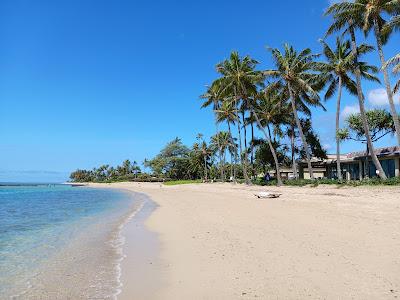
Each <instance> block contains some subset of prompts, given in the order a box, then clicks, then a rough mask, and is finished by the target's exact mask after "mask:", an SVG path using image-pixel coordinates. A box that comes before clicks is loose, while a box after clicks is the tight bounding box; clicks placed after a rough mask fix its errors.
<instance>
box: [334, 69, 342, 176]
mask: <svg viewBox="0 0 400 300" xmlns="http://www.w3.org/2000/svg"><path fill="white" fill-rule="evenodd" d="M341 97H342V76H339V84H338V98H337V102H336V131H335V133H336V134H335V135H336V170H337V175H338V179H339V180H343V176H342V169H341V167H340V139H339V136H338V131H339V126H340V124H339V122H340V100H341Z"/></svg>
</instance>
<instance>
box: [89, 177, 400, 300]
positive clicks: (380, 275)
mask: <svg viewBox="0 0 400 300" xmlns="http://www.w3.org/2000/svg"><path fill="white" fill-rule="evenodd" d="M95 186H96V185H95ZM102 186H103V185H102ZM109 186H111V187H115V188H124V189H128V190H131V191H136V192H142V193H145V194H147V195H148V196H150V197H151V199H153V201H155V202H156V203H157V204H158V208H157V209H156V210H155V211H154V212H153V213H152V214H151V216H150V217H149V218H148V219H147V221H146V226H147V229H148V230H149V231H151V232H153V233H155V234H156V236H157V237H158V242H157V243H159V248H160V251H159V253H158V254H154V253H147V254H146V255H145V259H144V261H145V263H142V264H141V265H139V266H138V265H137V259H136V262H135V259H129V257H131V258H132V257H136V258H137V257H138V255H137V251H141V250H140V249H139V248H140V247H138V246H137V245H139V244H140V240H134V239H138V238H137V234H132V236H129V230H130V229H129V224H128V227H127V228H126V230H127V231H126V234H127V236H126V237H127V244H126V247H125V248H124V252H125V254H126V255H127V258H126V259H125V260H124V261H123V264H122V271H123V276H122V282H123V289H122V293H121V294H120V297H119V299H254V298H259V299H304V298H309V299H394V298H397V297H400V217H399V216H400V188H398V187H385V188H382V187H368V188H336V187H334V186H319V187H317V188H312V187H302V188H294V187H284V188H279V191H280V192H281V193H282V194H283V195H282V196H281V197H280V198H279V199H265V200H260V199H256V198H255V197H254V195H253V193H254V191H260V190H267V191H276V190H278V188H275V187H268V188H263V187H255V186H253V187H245V186H243V185H236V186H233V185H230V184H198V185H180V186H163V185H161V184H147V183H118V184H112V185H109ZM130 226H131V228H132V229H131V230H133V231H135V229H134V228H135V226H136V228H137V225H130ZM144 243H146V242H144ZM152 243H153V246H154V245H155V243H156V242H154V240H153V241H150V242H149V241H147V245H152ZM135 245H136V246H135ZM142 250H143V249H142ZM135 251H136V254H135ZM141 272H143V276H141V275H140V274H141ZM152 278H154V282H152ZM143 286H144V287H145V288H141V287H143Z"/></svg>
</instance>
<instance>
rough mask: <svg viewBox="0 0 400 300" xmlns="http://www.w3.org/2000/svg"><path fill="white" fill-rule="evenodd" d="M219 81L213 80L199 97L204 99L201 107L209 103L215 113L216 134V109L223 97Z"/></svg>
mask: <svg viewBox="0 0 400 300" xmlns="http://www.w3.org/2000/svg"><path fill="white" fill-rule="evenodd" d="M221 83H222V82H221V81H218V80H216V81H214V82H213V83H212V85H211V86H210V87H208V89H207V92H206V93H205V94H203V95H201V96H200V97H201V98H202V99H206V101H204V102H203V104H202V106H201V108H205V107H208V106H210V105H212V106H213V111H214V114H215V128H216V134H218V133H219V128H218V121H217V118H218V117H217V112H216V111H217V110H218V109H219V107H220V105H221V99H222V97H223V94H222V93H223V86H222V84H221ZM218 151H219V156H220V164H221V170H220V172H221V181H224V174H223V168H222V150H221V149H220V147H219V146H218Z"/></svg>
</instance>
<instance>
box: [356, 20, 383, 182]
mask: <svg viewBox="0 0 400 300" xmlns="http://www.w3.org/2000/svg"><path fill="white" fill-rule="evenodd" d="M350 36H351V46H352V51H353V54H354V57H355V58H354V64H355V65H356V70H355V77H356V83H357V95H358V103H359V106H360V115H361V119H362V122H363V127H364V132H365V137H366V139H367V145H368V148H369V151H370V153H371V157H372V161H373V163H374V165H375V167H376V169H377V170H378V171H379V177H380V178H382V179H387V177H386V174H385V171H383V169H382V166H381V163H380V162H379V160H378V157H377V156H376V153H375V150H374V145H373V144H372V140H371V135H370V133H369V125H368V121H367V115H366V112H365V106H364V94H363V92H362V88H361V71H360V66H359V65H358V57H357V55H358V53H357V43H356V35H355V33H354V27H353V25H352V24H351V21H350Z"/></svg>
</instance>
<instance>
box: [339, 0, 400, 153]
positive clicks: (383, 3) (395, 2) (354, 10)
mask: <svg viewBox="0 0 400 300" xmlns="http://www.w3.org/2000/svg"><path fill="white" fill-rule="evenodd" d="M336 11H338V12H339V13H340V14H342V15H343V16H348V17H354V18H357V19H360V20H362V22H361V23H360V24H359V25H360V27H362V30H363V31H364V33H366V34H368V32H369V31H371V30H373V32H374V35H375V39H376V45H377V48H378V54H379V59H380V61H381V67H382V72H383V78H384V82H385V89H386V93H387V96H388V100H389V105H390V112H391V114H392V118H393V121H394V124H395V127H396V136H397V143H398V144H399V146H400V122H399V116H398V114H397V112H396V107H395V104H394V101H393V92H392V89H391V86H390V79H389V74H388V71H387V69H386V68H385V63H386V60H385V56H384V53H383V45H384V44H386V43H387V41H388V39H389V36H390V33H391V31H392V30H391V29H392V27H388V28H387V27H385V24H386V23H387V22H386V20H385V19H384V18H383V15H389V16H390V15H392V16H393V15H396V14H399V13H400V1H399V0H356V1H355V2H354V3H353V2H344V3H340V4H338V5H337V8H336ZM395 22H396V20H395Z"/></svg>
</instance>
